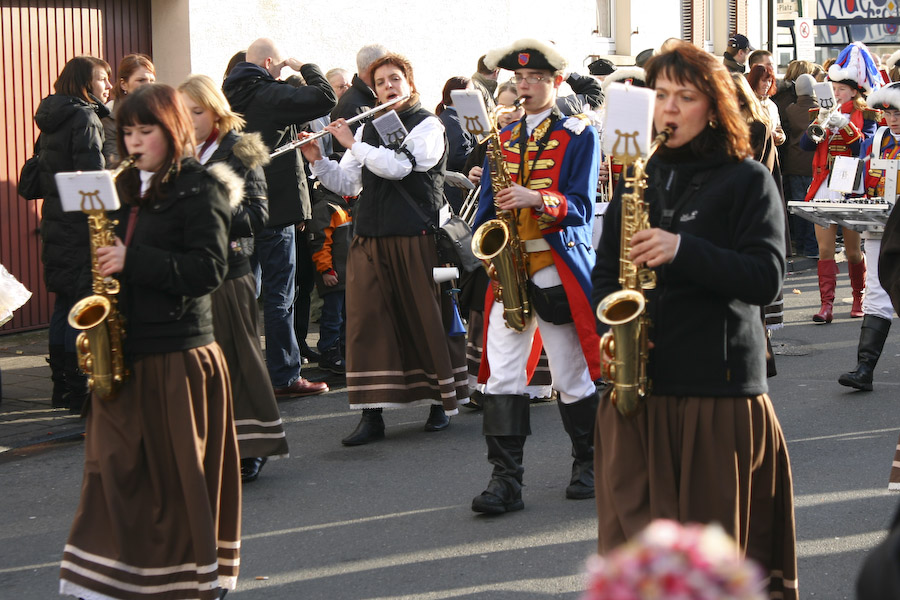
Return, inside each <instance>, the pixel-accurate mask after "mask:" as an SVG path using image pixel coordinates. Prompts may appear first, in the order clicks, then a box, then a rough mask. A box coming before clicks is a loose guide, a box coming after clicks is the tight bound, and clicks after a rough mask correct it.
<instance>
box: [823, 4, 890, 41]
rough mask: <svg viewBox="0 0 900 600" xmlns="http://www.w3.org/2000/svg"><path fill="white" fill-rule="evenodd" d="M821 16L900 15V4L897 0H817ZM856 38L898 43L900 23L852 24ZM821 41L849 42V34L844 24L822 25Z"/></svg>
mask: <svg viewBox="0 0 900 600" xmlns="http://www.w3.org/2000/svg"><path fill="white" fill-rule="evenodd" d="M817 4H818V13H817V14H818V16H819V18H820V19H880V18H884V17H900V6H898V5H897V3H896V2H895V1H894V0H817ZM850 29H851V35H852V36H853V40H854V41H859V42H862V43H864V44H872V43H896V42H897V31H898V27H897V25H890V24H886V23H885V24H877V25H852V26H851V28H850ZM816 39H817V41H818V42H819V44H820V45H821V44H846V43H848V40H847V36H846V35H844V29H843V28H842V27H834V26H831V25H827V26H825V27H820V28H819V31H818V37H817V38H816Z"/></svg>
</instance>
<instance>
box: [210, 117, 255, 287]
mask: <svg viewBox="0 0 900 600" xmlns="http://www.w3.org/2000/svg"><path fill="white" fill-rule="evenodd" d="M217 163H224V164H226V165H228V166H229V167H231V169H232V170H233V171H234V173H235V174H236V175H237V176H238V177H239V178H240V179H241V180H242V187H243V194H242V196H241V198H240V201H239V202H229V204H231V205H232V210H231V230H230V231H229V234H228V240H229V252H228V276H227V277H226V279H236V278H238V277H242V276H244V275H246V274H247V273H249V272H250V258H249V256H250V255H251V254H252V253H253V235H254V234H256V233H258V232H259V231H262V230H263V229H264V228H265V227H266V223H267V222H268V219H269V203H268V200H267V198H266V175H265V172H263V165H266V164H268V163H269V152H268V148H266V145H265V144H263V142H262V138H261V137H260V136H259V134H258V133H245V134H243V135H241V134H239V133H237V132H236V131H234V130H232V131H229V132H228V133H226V134H225V137H223V138H222V141H221V142H220V143H219V147H218V148H216V150H215V151H214V152H213V154H212V156H210V157H209V160H208V161H206V166H207V167H212V166H213V165H215V164H217Z"/></svg>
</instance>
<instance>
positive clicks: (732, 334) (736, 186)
mask: <svg viewBox="0 0 900 600" xmlns="http://www.w3.org/2000/svg"><path fill="white" fill-rule="evenodd" d="M645 70H646V72H647V84H648V87H650V88H651V89H653V90H654V92H655V94H648V96H649V97H648V98H647V101H648V102H647V104H648V110H652V123H653V127H654V128H655V130H656V131H657V132H662V131H664V130H665V129H669V130H671V136H670V137H669V138H668V140H667V141H665V142H663V145H661V146H660V147H659V148H658V149H657V151H656V153H655V154H654V155H653V156H652V157H651V158H650V159H649V160H648V161H647V163H646V171H645V173H646V179H645V180H644V181H643V182H635V184H634V186H635V189H640V188H641V187H642V186H641V183H643V184H646V188H645V190H644V193H643V204H644V205H645V206H647V207H648V210H647V211H646V212H645V213H644V214H645V215H646V218H647V219H648V220H649V226H648V227H643V228H636V229H637V230H636V231H634V232H633V233H632V234H631V235H630V244H629V245H624V242H623V238H624V237H625V236H624V235H623V234H620V230H622V231H623V233H624V228H623V227H622V223H623V221H624V220H625V219H626V218H627V219H629V221H634V220H636V219H635V218H634V217H633V216H632V215H630V214H626V213H625V210H624V208H623V205H624V201H623V196H624V193H625V188H627V187H630V186H626V185H620V186H619V188H618V189H617V191H616V194H615V196H614V197H613V199H612V201H611V202H610V206H609V209H608V211H607V212H606V215H605V217H604V220H603V229H604V230H603V235H602V236H601V237H600V246H599V248H598V250H597V263H596V266H595V267H594V271H593V273H592V283H593V295H592V303H593V305H594V307H595V308H596V307H597V306H598V305H600V304H601V303H603V300H604V299H606V298H607V297H609V296H611V295H615V294H618V293H620V292H621V291H622V290H621V288H622V287H623V284H622V283H620V266H621V265H622V264H623V263H630V264H632V265H634V266H635V267H636V268H649V269H651V270H652V272H653V275H654V276H655V287H654V288H652V289H645V298H646V309H645V310H646V315H647V317H648V318H649V322H650V329H649V336H648V337H649V344H648V347H649V350H648V353H647V357H648V358H647V360H646V363H645V364H646V370H647V374H648V379H649V382H650V384H651V386H650V390H649V393H648V394H646V395H645V396H644V398H643V402H642V404H639V405H638V406H637V409H636V410H635V411H634V412H633V413H632V414H631V415H630V416H625V415H623V414H621V413H620V411H619V410H617V406H615V405H614V404H613V398H612V397H611V396H612V391H613V390H610V391H609V392H607V393H606V394H604V396H603V398H601V400H600V406H599V409H598V412H597V420H596V423H597V437H596V449H595V462H594V464H595V468H596V469H597V472H596V477H595V481H596V494H597V515H598V518H599V528H598V534H599V552H600V554H606V553H607V552H609V551H610V550H612V549H613V548H615V547H616V546H618V545H620V544H622V543H623V542H625V541H627V540H629V539H632V538H634V537H635V536H636V535H638V534H639V532H640V531H641V530H642V529H643V528H644V527H645V526H647V524H649V523H650V522H651V521H653V520H654V519H659V518H665V519H673V520H677V521H679V522H683V523H685V522H698V523H712V522H719V523H720V524H721V525H722V526H723V527H724V528H725V531H726V533H728V534H729V535H731V536H732V537H734V538H735V539H736V540H738V541H739V544H740V552H741V555H742V556H747V557H750V558H753V559H755V560H757V561H758V562H759V563H761V564H762V566H763V568H764V569H765V570H766V574H767V575H768V576H769V592H770V594H771V596H772V597H779V598H781V597H783V598H786V599H788V600H791V599H796V598H797V579H796V578H797V571H796V568H797V562H796V554H795V553H796V548H795V535H794V530H795V526H794V517H793V504H792V502H793V498H792V483H791V475H790V463H789V460H788V455H787V448H786V445H785V440H784V434H783V433H782V430H781V426H780V424H779V422H778V418H777V416H776V415H775V410H774V408H773V406H772V402H771V401H770V399H769V397H768V395H767V391H768V387H767V383H766V365H765V334H764V331H763V328H762V327H761V326H760V313H759V306H760V305H764V304H767V303H769V302H771V301H772V300H773V299H774V298H775V297H776V296H777V294H778V293H779V291H780V290H781V286H782V280H783V277H784V271H785V256H784V227H785V225H784V209H783V207H782V202H781V198H780V197H779V194H778V191H777V189H776V186H775V183H774V181H773V179H772V176H771V174H770V173H769V172H768V171H767V170H766V168H765V167H764V166H763V165H761V164H760V163H758V162H756V161H754V160H753V159H752V150H751V148H750V144H749V138H750V136H749V131H748V127H747V123H746V121H745V120H744V118H743V117H742V116H741V114H740V111H739V108H738V105H737V98H736V94H735V89H734V82H733V81H732V79H731V76H730V74H729V73H728V70H727V69H726V68H725V67H724V66H723V65H722V64H721V63H720V62H719V61H717V60H716V58H715V57H714V56H712V55H711V54H709V53H708V52H705V51H703V50H700V49H698V48H696V47H695V46H693V45H691V44H689V43H686V42H682V41H680V40H674V41H670V42H667V43H666V44H665V45H663V47H662V49H661V52H660V53H659V54H657V55H655V56H654V57H653V58H651V59H650V60H649V61H648V62H647V64H646V65H645ZM640 91H641V90H634V92H631V93H635V92H640ZM624 94H625V92H623V95H624ZM617 99H620V97H618V96H617V95H614V94H613V93H612V92H611V94H610V97H609V98H608V99H607V101H608V102H609V106H608V108H607V120H606V128H607V130H608V131H610V130H612V131H614V130H615V128H616V127H617V125H616V124H617V123H618V122H620V121H621V117H616V116H615V113H614V108H615V101H616V100H617ZM654 99H655V100H654ZM623 102H624V100H623ZM648 116H649V115H648ZM618 128H619V129H621V130H623V131H630V130H631V129H632V128H630V127H623V126H622V125H618ZM634 193H636V192H634ZM606 329H607V327H606V325H600V327H599V330H600V331H601V332H605V331H606ZM620 351H621V349H620V348H616V349H614V353H616V354H618V353H619V352H620ZM604 361H605V362H606V363H607V364H608V363H609V358H608V357H604ZM613 379H614V380H615V379H616V377H615V376H614V377H613ZM776 594H780V595H778V596H776Z"/></svg>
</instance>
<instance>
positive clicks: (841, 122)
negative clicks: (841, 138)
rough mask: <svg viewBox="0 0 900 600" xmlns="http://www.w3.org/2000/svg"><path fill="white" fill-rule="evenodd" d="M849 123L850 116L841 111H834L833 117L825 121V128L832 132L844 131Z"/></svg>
mask: <svg viewBox="0 0 900 600" xmlns="http://www.w3.org/2000/svg"><path fill="white" fill-rule="evenodd" d="M849 122H850V115H845V114H844V113H842V112H840V111H834V112H833V113H831V116H829V117H828V120H827V121H825V127H827V128H828V129H831V130H832V131H837V130H839V129H843V128H844V127H845V126H846V125H847V123H849Z"/></svg>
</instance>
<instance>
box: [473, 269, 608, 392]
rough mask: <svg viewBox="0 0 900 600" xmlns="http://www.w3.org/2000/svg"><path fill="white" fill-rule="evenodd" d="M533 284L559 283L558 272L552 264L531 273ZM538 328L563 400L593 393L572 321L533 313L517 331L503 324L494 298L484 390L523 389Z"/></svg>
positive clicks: (501, 308) (556, 386) (592, 383)
mask: <svg viewBox="0 0 900 600" xmlns="http://www.w3.org/2000/svg"><path fill="white" fill-rule="evenodd" d="M532 281H533V282H534V284H535V285H536V286H538V287H540V288H549V287H554V286H557V285H561V284H562V280H561V279H560V278H559V272H558V271H557V270H556V267H555V266H553V265H551V266H549V267H546V268H544V269H541V270H540V271H538V272H537V273H535V274H534V275H533V276H532ZM538 329H540V332H541V339H542V340H543V342H544V350H545V351H546V352H547V360H548V362H549V363H550V374H551V375H552V376H553V387H554V388H555V389H556V390H557V391H558V392H559V400H560V402H562V403H563V404H571V403H573V402H577V401H578V400H581V399H582V398H584V397H586V396H589V395H591V394H593V393H594V391H595V390H596V387H595V386H594V381H593V380H592V379H591V374H590V369H588V365H587V361H586V360H585V358H584V353H583V352H582V351H581V343H580V341H579V339H578V332H577V331H576V330H575V324H574V323H568V324H566V325H554V324H553V323H548V322H547V321H544V320H543V319H541V318H540V317H539V316H537V315H535V318H534V319H532V321H531V324H530V325H529V326H528V328H527V329H526V330H525V331H523V332H521V333H518V332H516V331H514V330H512V329H510V328H509V327H507V326H506V322H505V321H504V320H503V304H501V303H499V302H495V303H494V304H493V306H492V307H491V315H490V320H489V322H488V334H487V348H486V351H487V359H488V362H489V364H490V367H491V375H490V377H489V378H488V381H487V384H486V385H485V390H484V393H485V394H515V395H522V394H524V393H525V385H526V384H527V383H528V377H527V375H526V373H525V367H526V366H527V363H528V356H529V355H530V354H531V342H532V340H533V339H534V333H535V331H537V330H538Z"/></svg>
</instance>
